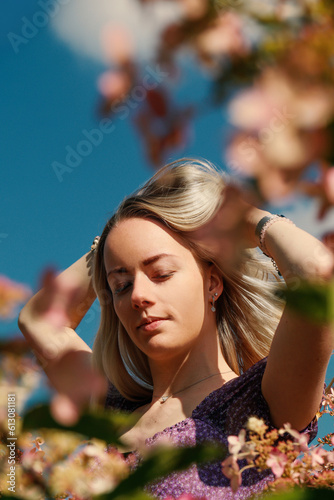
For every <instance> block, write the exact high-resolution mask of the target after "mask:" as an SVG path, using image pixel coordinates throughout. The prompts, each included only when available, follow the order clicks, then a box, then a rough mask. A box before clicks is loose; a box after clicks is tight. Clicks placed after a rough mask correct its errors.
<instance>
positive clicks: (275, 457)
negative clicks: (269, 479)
mask: <svg viewBox="0 0 334 500" xmlns="http://www.w3.org/2000/svg"><path fill="white" fill-rule="evenodd" d="M287 462H288V457H287V456H286V455H285V454H284V453H281V452H280V451H278V450H275V449H274V450H273V451H272V452H271V453H270V454H269V458H268V459H267V461H266V464H267V465H268V467H270V468H271V470H272V471H273V473H274V474H275V476H276V477H281V476H282V474H283V472H284V467H285V465H286V464H287Z"/></svg>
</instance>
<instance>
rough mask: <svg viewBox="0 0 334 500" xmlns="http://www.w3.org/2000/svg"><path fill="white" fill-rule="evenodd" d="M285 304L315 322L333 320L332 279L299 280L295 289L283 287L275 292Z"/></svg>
mask: <svg viewBox="0 0 334 500" xmlns="http://www.w3.org/2000/svg"><path fill="white" fill-rule="evenodd" d="M277 294H278V295H279V296H280V297H282V298H283V299H285V300H286V305H287V307H289V308H290V309H292V310H293V311H295V312H296V313H298V314H302V315H303V316H305V317H307V318H309V319H310V320H313V321H315V322H317V323H330V322H333V321H334V281H332V282H331V283H325V284H319V283H309V282H301V284H299V285H298V289H297V290H292V289H289V288H288V289H285V290H283V291H279V292H278V293H277Z"/></svg>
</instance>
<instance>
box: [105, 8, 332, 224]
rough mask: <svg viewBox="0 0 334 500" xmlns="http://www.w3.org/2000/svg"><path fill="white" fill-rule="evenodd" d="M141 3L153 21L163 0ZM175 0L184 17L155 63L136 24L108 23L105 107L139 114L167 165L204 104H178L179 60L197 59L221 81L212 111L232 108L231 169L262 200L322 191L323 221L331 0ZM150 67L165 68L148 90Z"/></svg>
mask: <svg viewBox="0 0 334 500" xmlns="http://www.w3.org/2000/svg"><path fill="white" fill-rule="evenodd" d="M138 2H139V4H140V5H139V6H138V8H141V9H143V13H144V12H145V16H147V21H148V22H150V15H151V16H152V19H151V22H152V25H153V24H154V22H155V21H154V12H158V10H159V8H161V9H163V7H164V5H163V4H164V1H160V2H157V1H156V0H138ZM167 3H168V7H169V8H170V9H172V8H174V10H175V15H174V17H172V18H171V19H173V20H171V21H169V22H167V23H166V25H165V26H164V28H163V29H162V30H161V33H160V35H159V37H158V38H159V39H158V41H157V43H156V50H155V53H154V56H153V60H150V65H149V66H148V65H147V61H146V62H144V64H143V61H142V59H141V58H140V57H138V55H137V51H136V50H135V49H136V47H135V43H134V40H133V34H132V33H131V30H130V27H127V26H126V25H122V26H117V25H115V24H113V25H107V26H105V28H104V29H103V32H102V34H101V40H102V50H103V51H104V53H105V55H106V58H107V60H108V61H109V62H110V69H109V70H108V71H107V72H106V73H105V74H103V75H102V76H101V78H100V80H99V84H98V85H99V89H100V92H101V95H102V96H103V105H102V110H103V112H104V113H114V114H115V116H119V117H120V118H121V119H122V118H123V117H126V116H129V114H130V112H131V113H135V118H134V120H133V123H134V125H135V127H136V129H137V131H138V133H139V134H140V136H141V139H142V141H143V143H144V146H145V149H146V154H147V156H148V158H149V160H150V162H151V163H152V164H153V165H154V166H160V165H161V163H163V162H164V160H165V158H166V156H167V155H168V154H169V150H170V149H175V148H180V147H181V148H182V147H184V146H185V145H186V143H187V141H188V139H189V137H191V134H190V122H191V119H192V118H193V117H196V116H197V115H200V114H202V113H203V109H204V108H203V98H202V96H201V97H200V98H199V99H198V102H196V97H195V98H194V99H193V100H192V101H190V102H189V100H188V104H187V105H186V106H184V105H180V104H176V102H177V96H174V93H175V88H176V87H177V84H178V82H180V80H181V75H182V73H183V71H184V67H183V66H184V65H182V63H181V64H180V61H183V60H184V58H185V57H186V58H187V64H189V61H190V60H191V61H193V63H194V65H195V66H197V67H198V68H197V69H199V72H198V75H199V78H200V75H201V74H205V75H206V77H207V78H208V80H209V81H211V82H212V87H211V95H210V97H209V98H208V100H207V104H206V106H207V111H209V110H210V109H209V107H210V104H214V105H215V106H217V105H219V103H220V102H223V104H224V105H225V106H227V108H228V110H229V121H230V124H231V133H230V136H229V138H225V141H224V145H223V147H224V153H223V156H224V160H225V162H226V166H227V167H228V170H229V171H230V172H231V173H233V174H234V175H237V176H239V177H241V179H245V178H246V179H247V180H248V179H251V180H252V181H254V182H253V183H252V185H255V186H256V193H257V194H259V195H260V199H261V200H269V201H271V200H278V199H281V198H282V197H286V196H289V195H291V194H292V193H295V192H297V191H299V192H302V193H303V194H306V196H309V197H317V198H318V199H319V201H320V204H319V217H320V218H321V217H324V216H325V215H326V214H327V212H328V210H329V209H330V208H331V207H332V206H333V205H334V170H333V168H332V163H333V161H334V151H333V147H332V144H333V130H334V129H333V123H334V93H333V82H334V72H333V64H332V62H333V57H334V51H333V47H334V20H333V15H332V9H331V6H330V2H327V1H326V0H317V1H307V0H303V1H302V0H300V1H298V2H282V1H279V0H272V1H270V2H268V1H266V0H252V1H247V2H241V1H239V0H174V1H173V2H167V1H166V4H167ZM153 4H154V5H153ZM149 7H152V8H151V9H150V8H149ZM129 26H130V23H129ZM188 56H190V57H188ZM145 65H146V66H145ZM147 67H149V68H151V70H152V68H153V67H156V68H159V69H158V70H157V71H155V70H154V72H156V73H158V74H159V76H158V78H157V79H156V80H155V81H153V80H152V78H151V76H152V74H151V76H150V83H149V85H148V86H147V85H146V83H147V82H148V80H147V76H148V75H145V69H147ZM187 67H188V66H187ZM231 89H233V93H231ZM232 131H233V133H232ZM311 164H313V165H314V164H316V165H317V169H318V170H317V172H318V175H317V178H315V176H313V178H312V180H310V177H308V176H307V172H308V169H309V167H310V165H311Z"/></svg>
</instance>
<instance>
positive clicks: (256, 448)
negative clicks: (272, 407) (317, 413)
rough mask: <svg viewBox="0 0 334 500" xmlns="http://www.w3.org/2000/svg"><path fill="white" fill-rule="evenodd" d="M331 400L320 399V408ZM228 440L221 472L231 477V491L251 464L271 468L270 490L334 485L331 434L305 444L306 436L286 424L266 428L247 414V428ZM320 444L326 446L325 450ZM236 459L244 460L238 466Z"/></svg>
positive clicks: (262, 422)
mask: <svg viewBox="0 0 334 500" xmlns="http://www.w3.org/2000/svg"><path fill="white" fill-rule="evenodd" d="M332 394H333V393H332ZM333 403H334V398H333V395H331V396H329V397H328V400H327V399H326V401H323V406H325V408H324V410H323V411H324V412H327V411H328V407H329V406H330V405H331V407H333ZM228 443H229V446H228V448H229V452H230V455H229V456H228V457H227V458H226V459H225V460H224V462H223V464H222V471H223V473H224V475H225V476H226V477H228V478H229V479H230V480H231V487H232V489H233V491H234V492H235V491H237V490H238V488H239V486H240V485H241V482H242V473H243V471H244V470H246V469H248V468H252V467H256V468H257V469H258V470H266V469H271V471H272V473H273V475H274V480H273V481H271V482H270V483H269V484H268V489H269V490H270V491H276V490H277V489H281V488H282V487H293V486H299V487H305V486H307V487H327V488H328V487H331V488H334V433H332V434H329V435H328V436H326V437H325V438H324V439H320V440H319V444H317V445H315V446H310V447H309V446H308V437H307V436H306V435H305V434H301V433H299V432H297V431H296V430H294V429H292V427H291V425H290V424H285V425H284V426H283V428H281V429H279V430H277V429H274V430H268V427H267V425H265V423H264V421H263V420H261V419H258V418H256V417H251V418H250V419H249V420H248V423H247V431H246V430H245V429H242V430H241V431H240V432H239V435H238V436H229V437H228ZM323 445H328V446H327V449H326V448H325V447H324V446H323ZM239 460H246V462H247V464H246V465H245V466H244V467H242V468H241V469H240V466H239V463H238V461H239Z"/></svg>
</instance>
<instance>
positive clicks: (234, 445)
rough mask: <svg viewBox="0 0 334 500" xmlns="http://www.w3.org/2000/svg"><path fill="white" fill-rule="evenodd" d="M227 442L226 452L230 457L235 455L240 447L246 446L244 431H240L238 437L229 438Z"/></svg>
mask: <svg viewBox="0 0 334 500" xmlns="http://www.w3.org/2000/svg"><path fill="white" fill-rule="evenodd" d="M227 440H228V443H229V444H228V451H229V452H230V453H231V454H232V455H237V454H238V453H239V451H241V450H242V447H243V446H244V445H245V444H246V431H245V429H241V431H240V432H239V435H238V436H229V437H228V438H227Z"/></svg>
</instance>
